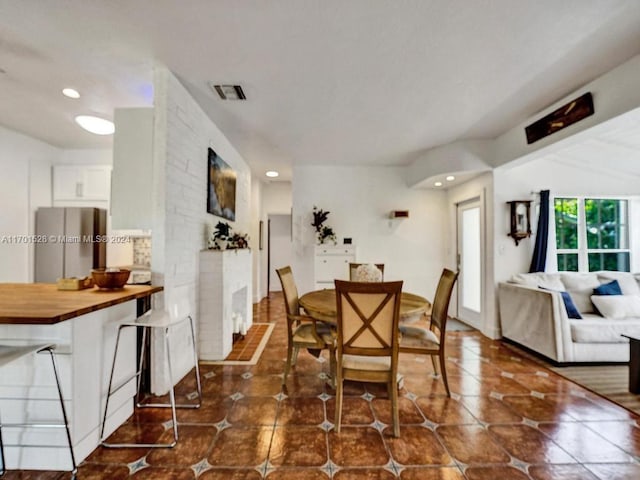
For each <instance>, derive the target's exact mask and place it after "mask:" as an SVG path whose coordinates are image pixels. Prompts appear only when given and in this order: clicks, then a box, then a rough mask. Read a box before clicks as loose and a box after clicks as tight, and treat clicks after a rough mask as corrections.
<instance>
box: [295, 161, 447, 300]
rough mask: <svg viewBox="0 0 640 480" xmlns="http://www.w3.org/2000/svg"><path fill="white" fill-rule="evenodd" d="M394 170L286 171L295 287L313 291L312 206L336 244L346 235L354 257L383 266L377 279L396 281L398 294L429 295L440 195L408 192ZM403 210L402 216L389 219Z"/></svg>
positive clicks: (439, 237) (439, 258)
mask: <svg viewBox="0 0 640 480" xmlns="http://www.w3.org/2000/svg"><path fill="white" fill-rule="evenodd" d="M403 174H404V169H403V168H402V167H294V171H293V178H294V181H293V234H294V251H295V255H296V256H295V263H294V265H293V268H294V275H295V277H296V283H297V285H298V290H299V291H300V293H304V292H307V291H309V290H312V289H313V285H314V282H313V246H314V244H315V232H314V229H313V227H311V225H310V224H311V220H312V214H311V212H312V209H313V206H314V205H316V206H318V208H322V209H323V210H328V211H330V212H331V213H330V215H329V218H328V220H327V225H329V226H331V227H333V229H334V231H335V232H336V234H337V237H338V241H339V243H342V240H343V238H344V237H351V238H352V239H353V243H354V244H355V246H356V248H357V259H358V260H362V261H372V262H373V261H375V262H376V263H384V264H385V273H384V276H385V280H404V282H405V284H404V289H405V290H406V291H409V292H412V293H417V294H419V295H423V296H426V297H427V298H429V299H431V298H433V294H434V292H435V288H436V285H437V282H438V279H439V277H440V273H441V271H442V268H443V267H444V266H445V251H446V245H445V242H446V241H447V235H446V234H445V232H444V228H443V226H444V225H446V222H447V216H446V215H447V207H446V205H447V204H446V194H445V193H444V192H441V191H435V190H418V189H410V188H408V187H407V186H406V183H405V180H404V176H403ZM392 210H409V218H407V219H395V220H391V219H389V213H390V212H391V211H392Z"/></svg>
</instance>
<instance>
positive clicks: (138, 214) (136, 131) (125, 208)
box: [111, 108, 154, 230]
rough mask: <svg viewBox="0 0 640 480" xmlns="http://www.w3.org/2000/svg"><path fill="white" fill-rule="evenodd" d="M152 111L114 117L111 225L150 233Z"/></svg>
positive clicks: (129, 110)
mask: <svg viewBox="0 0 640 480" xmlns="http://www.w3.org/2000/svg"><path fill="white" fill-rule="evenodd" d="M153 121H154V115H153V108H117V109H116V110H115V115H114V123H115V126H116V131H115V133H114V136H113V175H112V182H111V226H112V228H114V229H143V230H150V229H151V227H152V218H153V209H152V207H153V203H152V198H153V195H152V194H153Z"/></svg>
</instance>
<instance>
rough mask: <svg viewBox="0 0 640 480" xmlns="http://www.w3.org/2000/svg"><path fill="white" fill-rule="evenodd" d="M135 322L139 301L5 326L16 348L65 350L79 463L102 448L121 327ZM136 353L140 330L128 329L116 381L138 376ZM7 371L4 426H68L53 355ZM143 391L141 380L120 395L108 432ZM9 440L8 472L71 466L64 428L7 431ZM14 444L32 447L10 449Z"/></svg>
mask: <svg viewBox="0 0 640 480" xmlns="http://www.w3.org/2000/svg"><path fill="white" fill-rule="evenodd" d="M135 317H136V301H135V300H131V301H129V302H126V303H122V304H119V305H114V306H111V307H108V308H105V309H102V310H98V311H95V312H91V313H88V314H86V315H82V316H80V317H76V318H73V319H70V320H66V321H64V322H60V323H57V324H55V325H7V324H3V325H0V338H2V339H4V340H1V341H2V342H3V343H9V341H8V340H6V339H12V341H11V343H16V344H20V343H48V342H52V343H55V344H56V345H58V349H57V353H56V360H57V362H58V367H59V373H60V382H61V385H62V391H63V396H64V399H65V407H66V408H67V415H68V417H69V423H70V429H71V438H72V443H73V445H74V453H75V456H76V461H77V463H78V464H79V463H80V462H81V461H82V460H84V459H85V458H86V457H87V456H88V455H89V454H90V453H91V452H92V451H93V450H94V449H95V448H96V447H97V446H98V445H99V443H100V438H99V435H100V422H101V421H102V415H103V412H104V410H103V409H104V404H105V399H106V391H107V386H108V382H109V373H110V368H111V362H112V360H113V350H114V347H115V339H116V334H117V325H118V322H119V321H120V320H123V319H125V318H128V319H133V318H135ZM135 352H136V334H135V330H134V329H125V330H124V331H123V332H122V337H121V339H120V351H119V353H118V362H117V364H116V374H115V375H116V376H115V377H114V379H115V381H117V379H118V378H120V379H124V378H126V376H131V375H132V374H133V373H134V372H135V365H136V358H135V356H136V353H135ZM0 372H1V373H0V415H1V418H2V421H3V422H6V423H13V422H21V421H29V422H35V421H37V420H38V419H46V420H48V421H54V422H57V421H61V419H62V413H61V411H60V404H59V400H58V397H57V392H56V386H55V379H54V377H53V371H52V368H51V361H50V360H49V358H48V357H47V356H45V355H42V354H41V355H36V356H34V357H25V358H23V359H20V360H18V361H15V362H13V363H11V364H9V365H7V366H5V367H3V368H2V369H1V370H0ZM135 388H136V385H135V380H131V381H130V382H129V383H128V384H127V386H126V387H123V388H122V389H121V390H120V391H119V392H118V394H117V395H114V396H113V397H112V399H111V403H110V406H109V410H110V412H111V414H110V416H109V418H108V419H107V425H106V429H105V431H106V432H108V433H111V432H113V431H114V430H115V429H116V428H117V427H118V426H120V425H121V424H122V423H124V421H125V420H126V419H127V418H128V417H129V416H130V415H131V414H132V413H133V396H134V395H135ZM3 439H4V443H5V458H6V463H7V465H6V468H7V469H8V470H13V469H34V470H70V469H71V460H70V457H69V449H68V447H67V443H66V438H65V432H64V428H61V429H57V428H56V429H42V428H3ZM13 444H20V445H26V446H21V447H16V446H10V445H13ZM29 445H32V446H29ZM33 445H37V446H33ZM43 446H44V447H43Z"/></svg>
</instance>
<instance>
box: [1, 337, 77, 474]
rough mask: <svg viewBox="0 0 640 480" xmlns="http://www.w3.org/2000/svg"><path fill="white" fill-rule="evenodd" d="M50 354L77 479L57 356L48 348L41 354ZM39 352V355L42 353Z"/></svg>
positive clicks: (72, 472)
mask: <svg viewBox="0 0 640 480" xmlns="http://www.w3.org/2000/svg"><path fill="white" fill-rule="evenodd" d="M45 350H46V351H48V352H49V357H50V358H51V365H52V366H53V375H54V376H55V377H56V386H57V387H58V398H60V409H61V410H62V419H63V420H64V428H65V431H66V432H67V442H68V443H69V454H70V455H71V465H72V466H73V470H71V474H72V476H73V477H72V478H75V475H76V472H77V471H78V466H77V465H76V456H75V455H74V453H73V443H72V442H71V432H70V431H69V420H68V419H67V409H66V408H65V406H64V397H63V396H62V387H61V386H60V377H59V376H58V366H57V362H56V356H55V355H54V354H53V348H52V347H46V348H43V349H42V350H40V352H44V351H45ZM40 352H38V353H40ZM2 467H3V469H4V458H3V459H2Z"/></svg>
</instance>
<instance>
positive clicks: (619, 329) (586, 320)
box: [569, 297, 640, 343]
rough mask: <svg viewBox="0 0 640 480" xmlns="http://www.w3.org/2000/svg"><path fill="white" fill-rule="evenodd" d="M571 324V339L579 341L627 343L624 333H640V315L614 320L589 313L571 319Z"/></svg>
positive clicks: (634, 334)
mask: <svg viewBox="0 0 640 480" xmlns="http://www.w3.org/2000/svg"><path fill="white" fill-rule="evenodd" d="M603 298H604V297H603ZM569 324H570V328H571V339H572V340H573V341H574V342H578V343H626V342H628V340H627V339H626V338H624V337H622V336H621V335H622V334H623V333H624V334H625V335H631V336H637V335H640V317H639V318H625V319H622V320H614V319H608V318H602V317H600V316H599V315H595V314H593V313H587V314H585V315H583V317H582V320H569Z"/></svg>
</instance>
